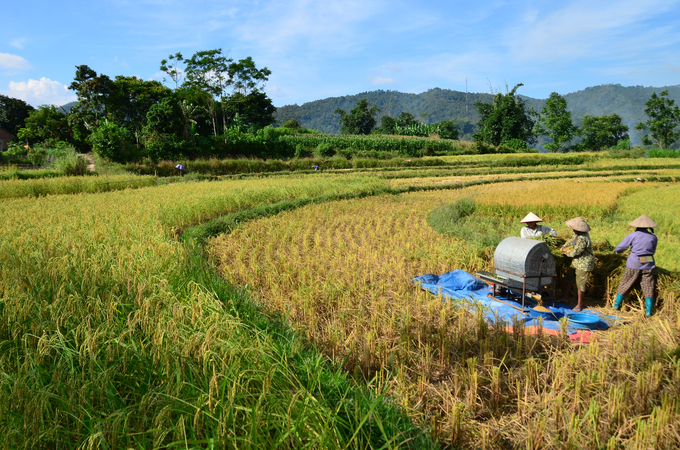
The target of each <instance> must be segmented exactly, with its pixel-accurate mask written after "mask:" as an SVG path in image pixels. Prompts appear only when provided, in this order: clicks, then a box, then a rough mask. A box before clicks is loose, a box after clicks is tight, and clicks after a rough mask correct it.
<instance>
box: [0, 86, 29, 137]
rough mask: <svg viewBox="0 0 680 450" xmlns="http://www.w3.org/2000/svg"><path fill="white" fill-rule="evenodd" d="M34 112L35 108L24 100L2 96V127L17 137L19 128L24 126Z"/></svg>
mask: <svg viewBox="0 0 680 450" xmlns="http://www.w3.org/2000/svg"><path fill="white" fill-rule="evenodd" d="M34 110H35V108H33V107H32V106H31V105H29V104H28V103H26V102H25V101H23V100H20V99H18V98H12V97H7V96H5V95H0V127H2V128H4V129H5V130H6V131H7V132H9V133H10V134H12V135H15V136H16V135H17V132H18V131H19V128H22V127H23V126H24V121H25V120H26V118H27V117H28V115H29V113H30V112H31V111H34Z"/></svg>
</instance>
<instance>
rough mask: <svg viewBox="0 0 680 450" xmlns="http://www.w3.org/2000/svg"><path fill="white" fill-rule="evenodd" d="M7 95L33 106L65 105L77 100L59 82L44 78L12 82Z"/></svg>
mask: <svg viewBox="0 0 680 450" xmlns="http://www.w3.org/2000/svg"><path fill="white" fill-rule="evenodd" d="M3 93H4V94H5V95H8V96H10V97H14V98H19V99H21V100H23V101H25V102H26V103H29V104H31V105H33V106H39V105H45V104H52V105H63V104H65V103H68V102H72V101H74V100H76V96H75V95H74V94H73V93H72V92H71V91H69V90H68V88H67V87H66V86H64V85H63V84H61V83H59V82H58V81H53V80H50V79H49V78H45V77H42V78H41V79H39V80H32V79H29V80H28V81H19V82H16V81H10V82H9V90H6V91H3Z"/></svg>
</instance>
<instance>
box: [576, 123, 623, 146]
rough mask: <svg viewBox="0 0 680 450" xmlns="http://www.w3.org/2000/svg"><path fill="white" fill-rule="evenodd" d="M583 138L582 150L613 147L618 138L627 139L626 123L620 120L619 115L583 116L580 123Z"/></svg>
mask: <svg viewBox="0 0 680 450" xmlns="http://www.w3.org/2000/svg"><path fill="white" fill-rule="evenodd" d="M580 134H581V136H582V137H583V140H582V141H581V143H580V147H581V148H583V149H584V150H595V151H597V150H602V149H604V148H611V147H614V146H615V145H616V144H617V143H618V142H619V141H620V140H625V139H628V125H625V124H623V123H622V121H621V116H619V115H618V114H611V115H608V116H595V117H592V116H585V117H584V118H583V122H582V123H581V131H580Z"/></svg>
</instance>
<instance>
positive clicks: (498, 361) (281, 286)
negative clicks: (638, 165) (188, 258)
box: [211, 181, 680, 448]
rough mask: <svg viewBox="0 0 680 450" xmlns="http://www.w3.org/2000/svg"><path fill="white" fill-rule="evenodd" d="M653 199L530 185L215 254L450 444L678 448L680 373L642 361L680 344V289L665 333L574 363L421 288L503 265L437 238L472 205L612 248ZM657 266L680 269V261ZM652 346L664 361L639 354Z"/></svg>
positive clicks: (297, 227) (628, 331) (339, 205)
mask: <svg viewBox="0 0 680 450" xmlns="http://www.w3.org/2000/svg"><path fill="white" fill-rule="evenodd" d="M656 187H657V185H654V184H645V185H644V186H643V185H641V184H634V183H615V182H580V183H579V182H574V181H529V182H516V183H501V184H495V185H490V186H478V187H472V188H467V189H463V190H458V191H437V192H424V193H413V194H403V195H399V196H382V197H374V198H368V199H362V200H351V201H342V202H335V203H327V204H321V205H313V206H308V207H304V208H301V209H299V210H296V211H291V212H287V213H283V214H280V215H278V216H276V217H271V218H266V219H260V220H256V221H253V222H250V223H247V224H245V225H244V226H243V227H242V228H240V229H237V230H236V231H234V232H233V233H231V234H229V235H224V236H221V237H218V238H216V239H214V241H213V242H212V243H211V254H212V257H213V260H214V261H215V262H216V263H217V264H219V267H220V270H221V272H222V273H223V274H224V276H225V277H226V278H227V279H228V280H229V281H230V282H232V283H234V284H237V285H247V286H248V288H249V289H251V290H252V292H253V293H254V295H255V296H256V298H257V299H258V301H260V302H261V303H262V304H263V306H264V308H265V309H266V310H268V311H270V312H271V313H275V314H278V315H280V316H282V317H285V318H286V319H287V320H290V322H291V323H292V324H293V326H294V327H295V328H296V329H297V330H299V332H300V333H303V334H305V335H306V336H307V337H308V338H309V339H310V340H311V341H313V342H315V343H316V345H317V346H319V348H321V349H322V350H323V351H324V352H325V353H326V354H327V355H328V356H329V357H331V358H333V359H335V360H340V361H344V365H345V367H346V369H347V370H349V371H351V372H353V373H355V374H363V375H364V376H369V377H372V376H377V377H380V378H381V379H384V380H385V382H386V383H387V385H388V386H389V392H390V393H391V394H392V395H393V397H394V398H395V399H397V401H399V402H400V403H401V404H403V406H404V407H405V408H407V410H408V411H409V412H410V413H411V414H412V415H413V417H414V418H415V419H416V420H417V421H418V422H419V423H421V424H424V425H426V426H430V427H432V429H433V432H434V433H435V435H436V436H438V437H439V438H440V439H442V440H443V441H444V442H447V443H449V444H450V445H453V446H459V445H463V446H470V445H472V446H475V447H477V446H479V447H485V446H486V447H489V448H496V447H504V446H508V445H509V446H525V445H526V446H527V448H564V446H565V445H566V446H567V447H569V446H581V447H584V448H595V447H607V448H616V447H617V446H618V445H625V446H633V447H636V448H638V447H639V448H646V447H648V446H650V445H651V446H657V448H671V447H672V446H673V445H674V444H676V443H679V442H680V435H679V434H678V433H679V430H680V427H678V426H677V425H672V424H674V423H675V424H677V423H680V395H679V394H680V391H679V388H678V387H677V386H680V384H674V383H676V381H680V366H677V365H676V364H673V363H671V361H669V360H666V362H660V361H659V360H658V359H654V358H652V359H650V357H649V356H643V355H645V354H647V355H648V352H649V351H651V352H652V353H654V354H657V355H658V353H655V352H664V351H666V352H668V351H671V350H673V349H674V348H676V347H677V346H678V345H679V344H680V333H679V332H678V329H679V327H680V312H679V310H678V301H677V295H678V292H679V291H678V290H677V287H673V286H672V285H669V281H671V280H668V279H664V280H662V282H661V287H660V297H661V298H663V299H664V306H663V310H662V312H660V313H658V314H657V315H656V316H655V318H654V320H655V322H656V323H661V324H663V325H662V326H661V328H660V329H659V328H657V329H652V328H650V327H648V326H645V325H644V324H642V323H640V322H637V323H635V324H633V325H629V326H626V327H621V328H619V329H615V330H611V331H610V332H609V333H607V334H606V335H603V337H602V338H601V339H600V340H598V341H597V342H595V343H593V344H591V345H590V346H588V347H584V348H582V349H576V350H574V349H573V348H572V347H571V346H570V345H568V344H566V342H565V340H564V339H561V338H550V337H547V336H540V335H539V336H525V335H524V334H523V333H522V332H521V331H517V333H516V334H512V335H508V334H506V333H504V332H501V331H499V330H494V329H490V328H488V326H486V325H485V323H484V322H483V320H482V319H481V317H480V316H476V317H475V316H474V315H471V314H470V313H467V312H465V311H464V310H460V309H458V308H456V307H455V306H454V305H451V304H449V303H443V302H442V301H441V299H438V298H436V297H435V296H433V295H430V294H426V293H424V292H422V291H420V290H419V289H418V288H417V287H415V286H414V285H413V284H412V282H411V281H410V280H411V278H413V277H414V276H417V275H422V274H426V273H435V274H439V273H443V272H447V271H449V270H453V269H463V270H466V271H468V272H471V273H474V272H476V271H477V270H480V269H488V267H489V265H490V261H489V260H488V259H485V258H483V257H481V256H480V254H479V253H478V252H477V251H476V249H475V248H474V247H473V246H472V245H470V244H468V243H466V242H462V241H459V240H456V239H453V238H448V237H445V236H443V235H440V234H438V233H436V232H434V231H433V230H432V229H431V228H430V227H429V225H428V224H427V220H426V219H427V215H428V213H429V212H430V211H432V210H433V209H435V208H436V207H437V206H439V205H443V204H448V203H453V202H454V201H456V200H457V199H459V198H462V197H469V196H473V197H474V198H475V199H476V201H477V202H478V204H479V205H481V213H482V214H494V213H496V214H500V215H502V216H503V217H507V218H508V221H512V220H516V217H515V216H516V215H517V214H518V213H519V212H523V213H526V212H528V211H527V210H528V209H533V210H534V212H537V213H539V214H548V215H549V216H550V217H551V218H552V219H553V224H552V226H556V228H558V231H559V236H562V237H564V238H567V237H569V236H570V235H571V231H570V230H568V229H567V227H566V226H563V225H561V226H560V225H559V224H560V223H563V221H564V220H565V219H568V218H569V217H570V214H572V213H574V212H576V211H585V212H584V213H583V215H584V216H586V218H587V220H588V221H589V222H590V223H591V226H593V228H594V230H593V232H592V233H591V236H592V237H593V239H594V240H595V241H596V242H599V243H600V244H598V245H602V244H601V243H602V242H605V241H606V239H607V237H608V236H609V237H610V238H612V239H613V237H612V236H614V235H617V233H618V234H621V233H623V234H625V232H627V231H626V230H627V226H626V223H625V222H623V223H622V222H621V220H620V219H618V218H617V217H618V216H616V214H614V211H615V209H616V206H617V205H619V204H624V203H625V202H624V200H625V199H627V198H628V197H626V195H631V197H630V198H631V199H633V201H632V202H629V203H625V205H626V206H625V207H624V208H623V209H624V210H625V211H626V214H630V215H633V216H635V217H636V214H637V215H639V214H641V213H642V212H641V211H649V210H648V209H645V207H646V205H645V204H644V203H640V202H638V201H637V200H636V199H637V198H647V197H645V194H647V195H648V196H649V195H654V194H650V192H654V193H656V192H659V191H663V193H662V196H663V197H664V198H669V197H671V196H673V195H675V194H674V193H675V192H676V191H677V189H676V188H675V186H671V187H667V188H665V187H659V188H658V189H656ZM634 196H636V197H634ZM659 206H660V205H659ZM655 211H656V210H655ZM612 214H614V215H612ZM652 214H653V213H652ZM659 216H660V219H662V217H661V215H659ZM513 217H514V219H513ZM512 226H513V225H510V227H512ZM515 228H516V230H515V231H516V232H517V233H519V224H518V223H517V224H516V225H515ZM664 236H665V235H664ZM664 242H665V241H664ZM609 251H611V250H609ZM659 261H660V262H659V264H660V265H665V266H666V267H673V268H678V267H680V264H677V257H676V259H674V260H673V262H670V261H669V262H667V261H665V260H662V259H661V258H660V259H659ZM618 275H619V274H613V275H612V278H611V280H610V282H611V283H612V285H614V284H615V283H616V280H617V278H616V277H617V276H618ZM605 278H606V277H605ZM601 300H602V299H601ZM604 300H605V303H601V304H602V305H604V304H606V300H607V299H604ZM632 304H633V305H634V304H635V303H634V302H632ZM633 313H634V311H633ZM631 317H639V316H637V315H635V314H633V316H631ZM642 341H644V342H645V343H646V344H645V346H651V347H645V346H640V345H637V344H636V342H642ZM651 348H654V350H651ZM623 354H625V355H626V356H625V357H621V355H623ZM635 386H637V388H636V387H635ZM643 386H644V388H643ZM636 389H644V395H643V396H642V397H641V396H640V395H641V394H638V393H637V391H636ZM642 398H645V399H647V400H646V401H642V400H641V399H642ZM652 418H654V420H652Z"/></svg>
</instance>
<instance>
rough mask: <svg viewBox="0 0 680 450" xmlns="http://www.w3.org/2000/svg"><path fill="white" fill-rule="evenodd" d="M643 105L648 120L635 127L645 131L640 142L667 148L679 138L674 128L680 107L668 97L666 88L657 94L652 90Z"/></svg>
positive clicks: (679, 115) (678, 118)
mask: <svg viewBox="0 0 680 450" xmlns="http://www.w3.org/2000/svg"><path fill="white" fill-rule="evenodd" d="M645 105H646V106H647V107H646V108H645V114H647V117H649V120H647V121H646V122H641V123H639V124H638V125H637V126H636V127H635V128H636V129H638V130H641V131H643V132H644V133H645V135H644V136H643V137H642V142H643V143H644V144H645V145H652V144H656V145H658V146H659V147H661V148H669V147H670V146H672V145H673V144H674V143H675V142H676V141H677V140H678V139H680V131H678V130H676V128H677V127H678V125H680V108H679V107H678V105H676V104H675V100H671V99H669V98H668V90H665V91H663V92H661V93H660V94H659V95H658V96H657V95H656V92H653V93H652V96H651V98H650V99H649V100H647V102H646V103H645Z"/></svg>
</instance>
